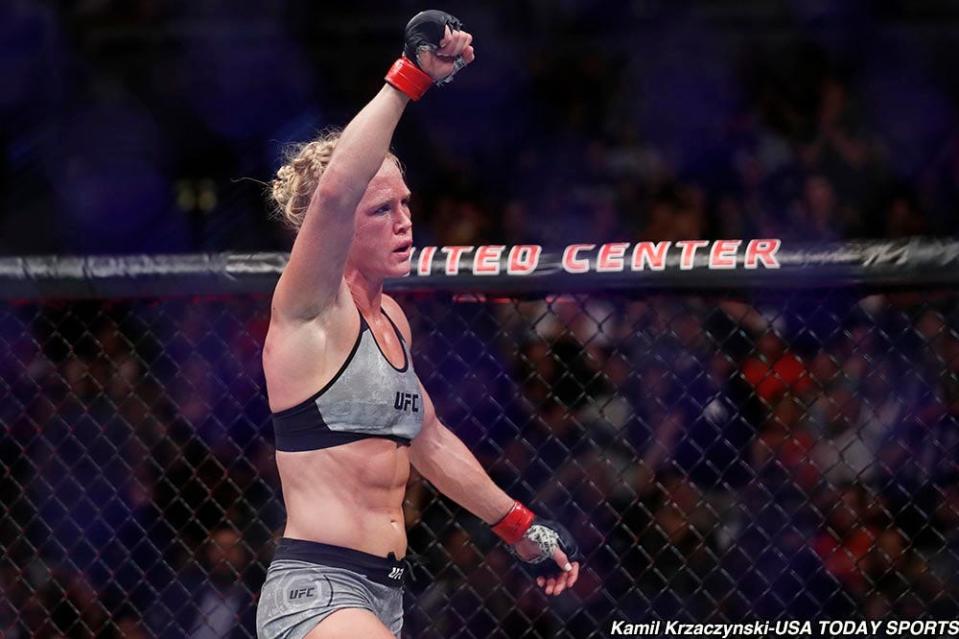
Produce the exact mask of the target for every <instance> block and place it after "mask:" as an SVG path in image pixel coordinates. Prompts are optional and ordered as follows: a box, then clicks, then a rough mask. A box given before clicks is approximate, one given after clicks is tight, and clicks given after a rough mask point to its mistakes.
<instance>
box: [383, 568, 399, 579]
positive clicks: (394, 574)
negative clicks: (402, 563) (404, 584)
mask: <svg viewBox="0 0 959 639" xmlns="http://www.w3.org/2000/svg"><path fill="white" fill-rule="evenodd" d="M387 577H388V578H390V579H402V578H403V568H393V569H392V570H390V574H389V575H387Z"/></svg>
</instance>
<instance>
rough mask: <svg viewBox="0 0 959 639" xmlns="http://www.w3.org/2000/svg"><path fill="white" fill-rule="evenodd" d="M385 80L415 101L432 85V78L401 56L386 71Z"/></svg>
mask: <svg viewBox="0 0 959 639" xmlns="http://www.w3.org/2000/svg"><path fill="white" fill-rule="evenodd" d="M385 79H386V81H387V82H389V83H390V85H391V86H392V87H393V88H395V89H396V90H397V91H402V92H403V93H405V94H406V95H408V96H409V97H410V99H411V100H413V101H414V102H416V101H417V100H419V99H420V98H422V97H423V94H424V93H426V90H427V89H429V88H430V87H431V86H433V78H431V77H430V76H429V74H427V73H426V72H425V71H423V70H422V69H420V68H419V67H417V66H416V65H415V64H413V63H412V62H411V61H410V59H409V58H407V57H406V56H403V57H401V58H399V59H397V60H396V62H394V63H393V66H391V67H390V70H389V71H387V72H386V78H385Z"/></svg>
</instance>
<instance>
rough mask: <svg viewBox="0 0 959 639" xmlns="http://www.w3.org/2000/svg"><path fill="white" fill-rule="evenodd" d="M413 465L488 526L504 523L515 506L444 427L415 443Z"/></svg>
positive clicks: (434, 430) (436, 429) (442, 491)
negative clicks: (505, 517) (500, 521)
mask: <svg viewBox="0 0 959 639" xmlns="http://www.w3.org/2000/svg"><path fill="white" fill-rule="evenodd" d="M411 461H412V463H413V466H414V467H415V468H416V470H418V471H419V473H420V474H421V475H423V476H424V477H425V478H426V479H427V480H428V481H429V482H430V483H431V484H433V486H435V487H436V489H437V490H438V491H440V492H441V493H442V494H444V495H446V496H447V497H449V498H450V499H452V500H453V501H454V502H456V503H457V504H459V505H460V506H462V507H463V508H465V509H466V510H468V511H470V512H471V513H473V514H474V515H476V516H477V517H479V518H480V519H482V520H483V521H485V522H486V523H487V524H495V523H496V522H498V521H499V520H501V519H502V518H503V516H505V515H506V513H507V512H509V509H510V508H511V507H512V505H513V499H512V498H511V497H510V496H509V495H507V494H506V493H505V492H504V491H503V490H502V489H500V488H499V487H498V486H497V485H496V484H495V483H493V480H492V479H490V477H489V475H487V474H486V471H485V470H484V469H483V467H482V466H481V465H480V463H479V461H478V460H477V459H476V457H475V456H474V455H473V453H471V452H470V450H469V449H468V448H467V447H466V445H465V444H463V442H462V441H461V440H460V439H459V438H458V437H457V436H456V435H454V434H453V433H452V432H450V430H449V429H448V428H446V427H445V426H442V425H437V427H436V428H434V429H431V432H430V433H428V436H427V437H425V438H423V437H418V438H417V439H415V440H413V445H412V446H411Z"/></svg>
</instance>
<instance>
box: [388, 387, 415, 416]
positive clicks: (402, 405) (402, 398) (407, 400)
mask: <svg viewBox="0 0 959 639" xmlns="http://www.w3.org/2000/svg"><path fill="white" fill-rule="evenodd" d="M419 399H420V396H419V395H418V394H416V393H401V392H397V393H396V401H395V402H394V403H393V408H395V409H396V410H408V411H412V412H414V413H418V412H420V407H419V406H418V405H417V402H418V401H419Z"/></svg>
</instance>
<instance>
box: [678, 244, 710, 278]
mask: <svg viewBox="0 0 959 639" xmlns="http://www.w3.org/2000/svg"><path fill="white" fill-rule="evenodd" d="M676 246H678V247H680V248H681V249H682V250H683V252H682V253H681V254H680V256H679V268H680V269H681V270H683V271H689V270H692V268H693V264H694V262H695V259H696V250H697V249H701V248H702V247H704V246H709V242H708V241H706V240H679V241H678V242H676Z"/></svg>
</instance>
